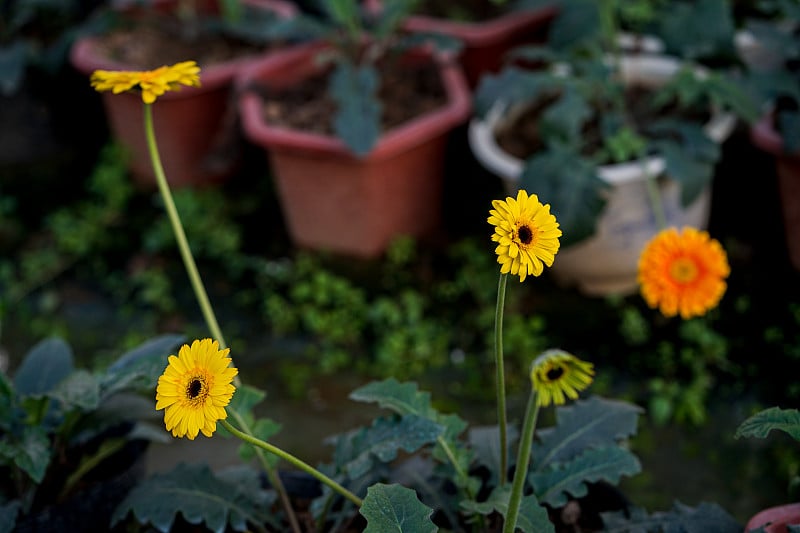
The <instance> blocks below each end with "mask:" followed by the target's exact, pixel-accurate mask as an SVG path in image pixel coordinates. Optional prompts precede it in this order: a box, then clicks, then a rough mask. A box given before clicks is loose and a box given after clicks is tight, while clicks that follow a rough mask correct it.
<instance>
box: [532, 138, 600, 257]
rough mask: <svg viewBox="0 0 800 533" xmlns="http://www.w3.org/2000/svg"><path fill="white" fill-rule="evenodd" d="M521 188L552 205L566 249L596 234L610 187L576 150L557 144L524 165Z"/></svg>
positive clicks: (551, 209)
mask: <svg viewBox="0 0 800 533" xmlns="http://www.w3.org/2000/svg"><path fill="white" fill-rule="evenodd" d="M520 188H521V189H525V190H526V191H528V193H529V194H536V195H538V196H539V201H540V202H542V203H544V204H550V212H551V213H553V214H554V215H555V216H556V219H557V220H558V223H559V224H560V227H561V231H562V232H563V237H562V240H561V245H562V246H564V247H566V246H568V245H570V244H574V243H577V242H580V241H581V240H583V239H585V238H587V237H589V236H591V235H592V234H594V232H595V227H596V224H597V219H598V217H599V216H600V213H602V211H603V209H604V208H605V205H606V198H605V196H604V194H603V193H604V191H605V190H607V189H608V188H609V185H608V184H607V183H606V182H605V181H603V180H602V179H601V178H600V177H599V176H598V174H597V167H596V166H595V165H594V164H591V163H589V162H588V161H586V160H585V159H583V158H581V157H580V155H579V154H578V153H577V152H576V151H575V150H574V149H573V148H570V147H566V146H559V145H556V146H553V147H552V148H551V149H550V150H549V151H547V152H544V153H540V154H537V155H534V156H533V157H531V158H529V159H528V160H527V161H526V162H525V166H524V167H523V169H522V174H521V175H520ZM556 261H558V258H556Z"/></svg>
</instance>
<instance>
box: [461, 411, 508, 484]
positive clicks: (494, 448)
mask: <svg viewBox="0 0 800 533" xmlns="http://www.w3.org/2000/svg"><path fill="white" fill-rule="evenodd" d="M506 437H507V439H506V440H507V441H508V442H507V447H508V450H507V451H508V452H509V453H510V454H512V455H513V452H512V449H511V445H512V443H514V442H515V441H516V440H517V439H518V438H519V429H518V428H517V427H516V426H514V425H511V426H508V430H507V435H506ZM467 439H468V441H469V445H470V449H472V450H473V452H474V454H475V456H476V458H477V461H478V463H480V464H482V465H484V466H485V467H487V468H488V469H489V471H490V472H491V473H492V479H491V480H492V482H493V484H497V480H499V479H500V431H499V429H498V427H497V426H485V427H476V426H473V427H471V428H470V429H469V435H468V437H467Z"/></svg>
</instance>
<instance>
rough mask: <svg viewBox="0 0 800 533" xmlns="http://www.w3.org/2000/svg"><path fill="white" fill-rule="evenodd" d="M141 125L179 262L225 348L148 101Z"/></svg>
mask: <svg viewBox="0 0 800 533" xmlns="http://www.w3.org/2000/svg"><path fill="white" fill-rule="evenodd" d="M144 124H145V134H146V137H147V148H148V150H149V151H150V160H151V161H152V164H153V171H154V172H155V174H156V181H157V182H158V189H159V191H160V192H161V197H162V198H163V199H164V208H165V209H166V210H167V215H168V216H169V221H170V223H171V224H172V231H173V233H174V234H175V240H176V241H177V242H178V249H179V250H180V253H181V257H182V258H183V264H184V266H185V267H186V273H187V274H188V275H189V280H190V281H191V283H192V288H193V289H194V293H195V295H196V296H197V302H198V303H199V304H200V309H201V310H202V312H203V317H204V318H205V320H206V324H208V329H209V330H211V335H212V336H213V337H214V338H215V339H216V340H217V341H219V345H220V347H223V348H224V347H225V346H227V344H226V343H225V339H224V338H223V336H222V330H221V329H220V327H219V323H218V322H217V317H216V315H215V314H214V309H213V308H212V307H211V302H210V301H209V299H208V294H207V293H206V288H205V286H204V285H203V281H202V279H200V273H199V272H198V270H197V264H195V262H194V256H193V255H192V250H191V248H189V241H188V239H187V238H186V232H184V230H183V224H181V219H180V216H178V209H177V208H176V207H175V200H173V198H172V192H171V191H170V189H169V183H168V182H167V178H166V176H165V175H164V167H163V166H162V165H161V157H160V156H159V154H158V146H157V145H156V135H155V131H154V128H153V110H152V104H145V105H144Z"/></svg>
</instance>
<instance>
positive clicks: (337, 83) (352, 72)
mask: <svg viewBox="0 0 800 533" xmlns="http://www.w3.org/2000/svg"><path fill="white" fill-rule="evenodd" d="M329 92H330V94H331V96H333V98H334V99H335V100H336V102H338V104H339V105H338V108H337V109H338V110H337V114H336V118H335V119H334V128H335V130H336V133H337V134H338V135H339V137H341V139H342V140H343V141H344V143H345V144H346V145H347V146H349V147H350V149H351V150H352V151H353V153H355V154H356V155H357V156H359V157H361V156H364V155H366V154H368V153H369V151H370V150H371V149H372V147H373V145H374V144H375V140H376V139H377V138H378V136H379V135H380V117H381V103H380V102H379V101H378V98H377V94H378V71H377V70H376V69H375V68H374V67H373V66H372V65H359V66H356V65H353V64H352V63H349V62H342V63H341V64H340V65H339V68H337V69H336V70H335V71H334V73H333V74H332V75H331V78H330V88H329Z"/></svg>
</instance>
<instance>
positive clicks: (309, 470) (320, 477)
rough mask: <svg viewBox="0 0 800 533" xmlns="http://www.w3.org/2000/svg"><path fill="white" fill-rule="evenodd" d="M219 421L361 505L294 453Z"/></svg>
mask: <svg viewBox="0 0 800 533" xmlns="http://www.w3.org/2000/svg"><path fill="white" fill-rule="evenodd" d="M219 422H220V424H222V427H224V428H225V429H227V430H228V431H230V432H231V433H232V434H233V435H234V436H236V437H239V438H240V439H242V440H243V441H244V442H246V443H248V444H252V445H253V446H257V447H259V448H261V449H262V450H265V451H267V452H269V453H271V454H273V455H277V456H278V457H280V458H281V459H283V460H284V461H286V462H287V463H289V464H291V465H293V466H296V467H297V468H299V469H300V470H302V471H303V472H305V473H307V474H309V475H311V476H313V477H315V478H317V479H318V480H319V481H321V482H322V483H324V484H326V485H328V486H329V487H330V488H331V489H333V490H335V491H336V492H338V493H339V494H341V495H342V496H344V497H345V498H347V499H348V500H350V501H351V502H353V503H354V504H356V506H357V507H361V504H362V503H363V502H362V500H361V498H359V497H358V496H356V495H355V494H353V493H352V492H350V491H349V490H347V489H346V488H344V487H342V486H341V485H339V484H338V483H337V482H336V481H334V480H332V479H331V478H329V477H328V476H326V475H325V474H323V473H322V472H320V471H319V470H317V469H316V468H314V467H313V466H311V465H309V464H307V463H304V462H303V461H301V460H300V459H298V458H297V457H295V456H294V455H292V454H290V453H287V452H285V451H283V450H281V449H280V448H278V447H276V446H273V445H272V444H269V443H268V442H264V441H263V440H261V439H257V438H255V437H253V436H251V435H248V434H247V433H244V432H242V431H239V430H238V429H236V428H235V427H233V426H232V425H231V424H230V422H228V421H227V420H224V419H223V420H220V421H219Z"/></svg>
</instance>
